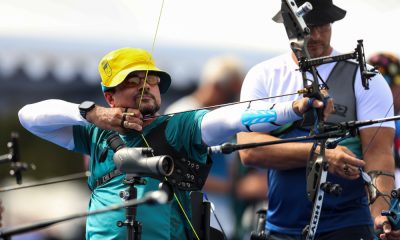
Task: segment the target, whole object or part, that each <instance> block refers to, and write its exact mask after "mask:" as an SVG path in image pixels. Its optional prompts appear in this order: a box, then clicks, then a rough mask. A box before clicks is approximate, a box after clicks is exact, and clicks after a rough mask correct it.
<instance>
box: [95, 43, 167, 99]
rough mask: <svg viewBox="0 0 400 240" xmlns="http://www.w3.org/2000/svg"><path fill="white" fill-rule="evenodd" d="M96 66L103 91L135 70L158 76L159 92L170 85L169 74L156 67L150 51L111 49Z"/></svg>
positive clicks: (118, 82) (115, 84)
mask: <svg viewBox="0 0 400 240" xmlns="http://www.w3.org/2000/svg"><path fill="white" fill-rule="evenodd" d="M98 68H99V73H100V76H101V85H102V89H103V91H105V90H107V89H110V88H113V87H116V86H118V85H119V84H120V83H122V82H123V81H124V80H125V78H126V76H128V74H129V73H131V72H135V71H151V72H152V73H155V74H157V75H158V76H160V84H159V88H160V93H165V92H166V91H167V90H168V88H169V86H170V85H171V77H170V76H169V74H168V73H166V72H164V71H162V70H160V69H159V68H157V66H156V64H155V62H154V60H153V58H152V57H151V55H150V53H148V52H147V51H145V50H143V49H139V48H121V49H117V50H115V51H112V52H110V53H108V54H107V55H105V56H104V57H103V58H102V59H101V61H100V63H99V67H98Z"/></svg>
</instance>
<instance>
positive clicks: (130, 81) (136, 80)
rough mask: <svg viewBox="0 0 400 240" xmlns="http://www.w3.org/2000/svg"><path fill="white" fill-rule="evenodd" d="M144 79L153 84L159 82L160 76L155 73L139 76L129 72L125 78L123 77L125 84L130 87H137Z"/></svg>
mask: <svg viewBox="0 0 400 240" xmlns="http://www.w3.org/2000/svg"><path fill="white" fill-rule="evenodd" d="M145 79H146V83H147V84H149V85H151V86H155V85H157V84H159V83H160V77H159V76H157V75H153V74H147V77H146V76H139V75H135V74H132V75H131V74H129V75H128V76H127V77H126V79H125V84H126V85H128V86H131V87H137V86H139V85H140V84H141V82H144V80H145Z"/></svg>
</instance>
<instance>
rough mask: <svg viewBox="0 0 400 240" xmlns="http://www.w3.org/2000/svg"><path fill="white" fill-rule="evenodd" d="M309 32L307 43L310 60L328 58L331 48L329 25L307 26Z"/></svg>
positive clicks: (330, 29)
mask: <svg viewBox="0 0 400 240" xmlns="http://www.w3.org/2000/svg"><path fill="white" fill-rule="evenodd" d="M308 27H309V28H310V30H311V34H310V40H309V41H308V45H307V46H308V47H307V48H308V52H309V53H310V57H311V58H317V57H324V56H329V55H330V54H331V51H332V47H331V34H332V28H331V24H330V23H327V24H322V25H312V26H308Z"/></svg>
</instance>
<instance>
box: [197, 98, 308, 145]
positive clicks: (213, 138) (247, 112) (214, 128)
mask: <svg viewBox="0 0 400 240" xmlns="http://www.w3.org/2000/svg"><path fill="white" fill-rule="evenodd" d="M292 104H293V101H288V102H281V103H277V104H273V103H269V102H266V101H253V102H251V103H241V104H235V105H231V106H227V107H221V108H217V109H215V110H213V111H211V112H208V113H206V114H205V115H204V117H203V120H202V122H201V135H202V139H203V142H204V143H205V144H207V145H208V146H212V145H216V144H220V143H223V142H224V141H227V140H229V139H230V138H231V137H232V136H233V135H234V134H236V133H238V132H249V131H252V132H270V131H273V130H275V129H277V128H278V127H279V126H281V125H284V124H286V123H289V122H293V121H296V120H299V119H301V116H298V115H297V114H296V113H295V112H294V110H293V107H292Z"/></svg>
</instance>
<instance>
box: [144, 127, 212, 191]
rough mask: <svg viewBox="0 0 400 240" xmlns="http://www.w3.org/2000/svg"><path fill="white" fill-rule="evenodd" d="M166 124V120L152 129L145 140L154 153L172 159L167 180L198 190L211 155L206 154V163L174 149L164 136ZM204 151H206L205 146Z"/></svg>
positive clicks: (210, 163)
mask: <svg viewBox="0 0 400 240" xmlns="http://www.w3.org/2000/svg"><path fill="white" fill-rule="evenodd" d="M167 124H168V120H166V121H164V122H163V123H161V124H160V125H158V126H157V127H155V128H154V129H152V130H151V131H150V133H149V134H148V135H146V140H147V142H149V145H150V146H151V147H152V148H153V150H154V154H155V155H169V156H170V157H171V158H172V159H173V161H174V171H173V172H172V174H171V175H170V176H168V177H167V180H168V182H170V183H171V184H172V185H173V186H175V187H177V188H178V189H180V190H183V191H200V190H201V189H202V188H203V185H204V183H205V181H206V179H207V177H208V173H209V172H210V169H211V165H212V160H211V157H210V156H209V155H208V156H207V162H206V164H203V163H200V162H198V161H195V160H193V159H190V158H189V157H188V156H187V154H186V153H185V152H183V151H177V150H175V149H174V148H173V147H172V146H171V145H169V143H168V141H167V139H166V136H165V128H166V127H167ZM204 151H205V153H206V151H207V150H206V148H204Z"/></svg>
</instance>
